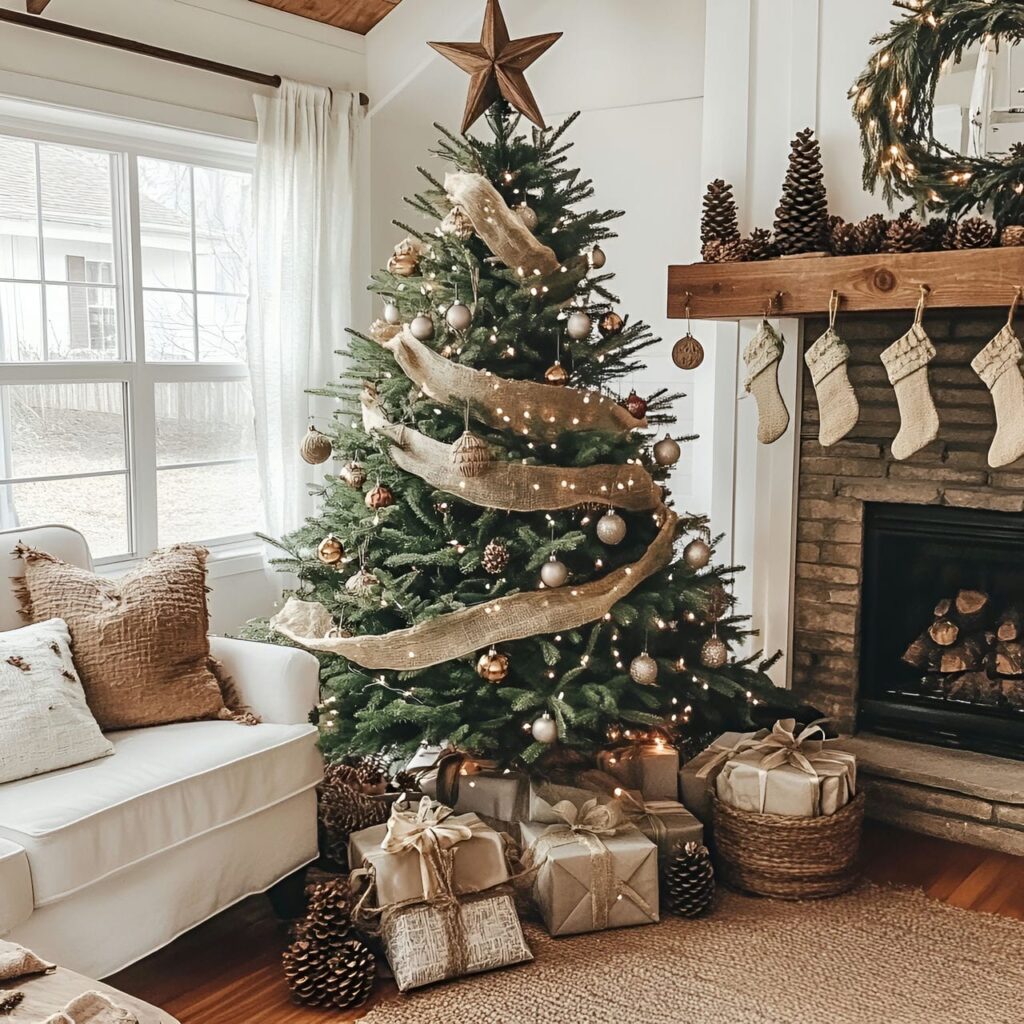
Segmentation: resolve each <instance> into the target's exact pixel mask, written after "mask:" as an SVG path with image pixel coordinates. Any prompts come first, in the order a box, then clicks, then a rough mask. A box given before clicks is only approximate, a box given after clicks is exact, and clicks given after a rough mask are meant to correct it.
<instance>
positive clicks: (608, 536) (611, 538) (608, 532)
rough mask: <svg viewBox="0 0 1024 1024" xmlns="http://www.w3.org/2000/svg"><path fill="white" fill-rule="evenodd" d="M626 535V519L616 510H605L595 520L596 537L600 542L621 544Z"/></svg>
mask: <svg viewBox="0 0 1024 1024" xmlns="http://www.w3.org/2000/svg"><path fill="white" fill-rule="evenodd" d="M625 536H626V520H625V519H623V518H622V516H620V515H619V514H618V513H617V512H611V511H609V512H606V513H605V514H604V515H603V516H601V518H600V519H599V520H598V521H597V537H598V540H600V541H601V543H602V544H608V545H613V544H621V543H622V541H623V540H624V539H625Z"/></svg>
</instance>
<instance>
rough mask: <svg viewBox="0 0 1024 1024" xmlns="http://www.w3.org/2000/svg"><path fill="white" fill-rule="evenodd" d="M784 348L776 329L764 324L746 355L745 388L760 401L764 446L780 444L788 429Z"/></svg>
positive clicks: (760, 437) (760, 438)
mask: <svg viewBox="0 0 1024 1024" xmlns="http://www.w3.org/2000/svg"><path fill="white" fill-rule="evenodd" d="M784 345H785V342H784V341H783V339H782V337H781V336H780V335H779V334H778V333H777V332H776V330H775V328H773V327H772V325H771V324H770V323H768V321H767V320H762V321H761V326H760V327H759V328H758V329H757V334H755V335H754V337H753V338H752V339H751V341H750V344H749V345H748V346H747V350H746V351H745V352H744V353H743V362H744V363H746V365H747V379H746V381H745V382H744V385H743V386H744V387H745V388H746V389H747V391H749V392H751V394H753V396H754V399H755V400H756V401H757V439H758V441H760V442H761V444H771V443H772V441H777V440H778V439H779V438H780V437H782V435H783V434H784V433H785V432H786V427H788V426H789V412H788V411H787V409H786V403H785V401H783V398H782V393H781V392H780V391H779V360H780V359H781V358H782V350H783V347H784Z"/></svg>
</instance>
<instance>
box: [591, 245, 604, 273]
mask: <svg viewBox="0 0 1024 1024" xmlns="http://www.w3.org/2000/svg"><path fill="white" fill-rule="evenodd" d="M607 262H608V257H607V256H605V254H604V249H602V248H601V246H599V245H595V246H594V248H593V249H591V250H590V265H591V266H592V267H593V268H594V269H595V270H600V269H601V268H602V267H603V266H604V265H605V263H607Z"/></svg>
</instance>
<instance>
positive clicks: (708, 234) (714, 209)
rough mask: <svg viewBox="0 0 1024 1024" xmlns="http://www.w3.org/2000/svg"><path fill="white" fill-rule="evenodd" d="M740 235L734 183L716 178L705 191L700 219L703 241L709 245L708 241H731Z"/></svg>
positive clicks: (712, 261) (703, 243)
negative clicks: (733, 188)
mask: <svg viewBox="0 0 1024 1024" xmlns="http://www.w3.org/2000/svg"><path fill="white" fill-rule="evenodd" d="M739 237H740V229H739V224H738V222H737V219H736V201H735V200H734V199H733V197H732V185H728V184H726V182H724V181H722V179H721V178H716V179H715V180H714V181H713V182H711V184H709V185H708V188H707V191H706V192H705V193H704V214H703V216H702V217H701V219H700V240H701V243H702V245H707V244H708V242H731V241H733V240H734V239H736V238H739ZM705 259H707V257H705ZM707 262H708V263H717V262H718V261H717V260H707Z"/></svg>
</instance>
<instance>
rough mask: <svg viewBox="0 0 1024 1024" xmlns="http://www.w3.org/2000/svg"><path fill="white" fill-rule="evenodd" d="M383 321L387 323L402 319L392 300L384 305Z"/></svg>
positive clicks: (399, 321) (398, 321)
mask: <svg viewBox="0 0 1024 1024" xmlns="http://www.w3.org/2000/svg"><path fill="white" fill-rule="evenodd" d="M384 321H385V323H389V324H397V323H401V321H402V314H401V313H400V312H399V309H398V307H397V306H396V305H395V304H394V303H393V302H389V303H387V305H385V307H384Z"/></svg>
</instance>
